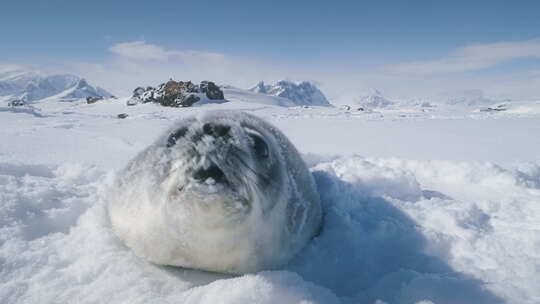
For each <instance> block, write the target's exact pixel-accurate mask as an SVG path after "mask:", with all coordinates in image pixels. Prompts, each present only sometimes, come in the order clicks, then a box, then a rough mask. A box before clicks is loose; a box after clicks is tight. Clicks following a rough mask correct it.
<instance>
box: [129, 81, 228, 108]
mask: <svg viewBox="0 0 540 304" xmlns="http://www.w3.org/2000/svg"><path fill="white" fill-rule="evenodd" d="M203 94H204V95H203ZM204 96H205V97H206V98H208V99H211V100H216V99H224V95H223V91H221V89H220V88H219V87H218V86H217V85H216V84H215V83H213V82H211V81H203V82H201V84H200V85H196V84H194V83H192V82H191V81H186V82H184V81H174V80H169V81H168V82H166V83H162V84H160V85H159V86H158V87H157V88H153V87H147V88H143V87H138V88H136V89H135V90H134V91H133V96H132V97H131V99H129V100H128V101H127V105H130V106H131V105H136V104H139V103H147V102H155V103H159V104H160V105H162V106H165V107H176V108H178V107H191V106H192V105H193V104H194V103H196V102H198V101H200V100H201V98H202V97H204Z"/></svg>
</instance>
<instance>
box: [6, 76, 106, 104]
mask: <svg viewBox="0 0 540 304" xmlns="http://www.w3.org/2000/svg"><path fill="white" fill-rule="evenodd" d="M0 96H2V97H7V98H10V99H21V100H23V101H25V102H32V101H36V100H40V99H44V98H49V97H54V98H56V99H61V100H70V99H79V98H85V97H97V96H103V97H106V98H108V97H111V96H112V95H111V93H109V92H107V91H106V90H104V89H102V88H100V87H96V86H92V85H90V84H88V82H87V81H86V80H85V79H84V78H81V77H79V76H76V75H71V74H55V75H47V74H44V73H42V72H40V71H26V70H9V71H1V72H0Z"/></svg>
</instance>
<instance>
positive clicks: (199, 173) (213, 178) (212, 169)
mask: <svg viewBox="0 0 540 304" xmlns="http://www.w3.org/2000/svg"><path fill="white" fill-rule="evenodd" d="M193 179H194V180H195V181H197V182H199V183H207V184H212V183H218V184H224V183H226V182H227V179H226V178H225V174H224V173H223V171H222V170H221V169H220V168H219V167H218V166H216V164H211V165H210V166H209V167H207V168H204V167H201V168H198V169H197V170H195V171H194V172H193Z"/></svg>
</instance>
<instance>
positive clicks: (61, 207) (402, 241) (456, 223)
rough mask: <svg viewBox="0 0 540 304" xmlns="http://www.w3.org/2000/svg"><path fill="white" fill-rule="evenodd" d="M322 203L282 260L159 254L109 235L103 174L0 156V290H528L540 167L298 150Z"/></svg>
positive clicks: (425, 295) (26, 293) (528, 293)
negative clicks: (233, 273)
mask: <svg viewBox="0 0 540 304" xmlns="http://www.w3.org/2000/svg"><path fill="white" fill-rule="evenodd" d="M308 161H309V163H311V165H312V171H313V174H314V176H315V178H316V181H317V184H318V187H319V191H320V193H321V194H322V199H323V203H324V209H325V213H326V217H325V228H324V230H323V232H322V233H321V235H320V236H318V237H317V238H315V239H314V240H313V241H312V242H311V244H310V245H309V246H308V247H307V248H306V249H305V250H304V251H303V252H302V253H301V254H300V255H298V256H297V257H296V258H295V259H294V260H293V262H292V263H290V264H289V266H287V267H286V268H285V269H283V270H280V271H272V272H261V273H256V274H250V275H244V276H240V277H229V276H224V275H218V274H211V273H204V272H197V271H192V270H186V269H181V268H172V267H160V266H155V265H152V264H148V263H146V262H144V261H143V260H141V259H139V258H137V257H136V256H135V255H134V254H133V253H132V252H131V251H130V250H129V249H127V248H126V247H125V246H123V245H122V243H121V242H120V241H119V240H118V239H117V238H116V237H115V236H114V234H113V233H112V231H111V228H110V223H109V222H108V220H107V215H106V212H105V206H104V204H103V202H102V197H101V196H102V195H103V193H104V192H103V189H105V188H106V187H107V186H108V185H110V183H111V180H112V174H108V173H106V172H103V171H101V170H99V169H98V168H95V167H85V166H80V165H63V166H40V165H26V164H6V163H2V164H0V200H1V201H2V202H3V204H2V206H1V207H0V263H1V268H0V284H1V288H0V299H2V302H3V303H37V302H40V303H51V302H83V303H91V302H100V301H103V299H107V302H109V303H113V302H129V303H148V302H153V303H173V302H174V303H178V302H180V303H215V302H216V301H218V302H220V303H253V302H257V303H276V302H279V303H298V302H303V303H339V302H344V303H420V302H421V301H424V302H421V303H429V302H427V301H431V302H433V303H500V302H509V303H537V302H538V301H539V300H540V292H539V290H540V289H539V288H538V281H537V280H536V279H537V277H538V269H539V267H540V253H539V252H540V250H539V249H540V248H539V247H538V244H540V233H538V232H539V225H538V215H539V214H540V167H538V166H536V165H522V166H521V167H519V168H515V169H512V170H507V169H503V168H500V167H498V166H496V165H492V164H489V163H456V162H447V161H405V160H400V159H366V158H361V157H348V158H338V159H333V160H332V159H323V158H320V157H317V156H310V157H308Z"/></svg>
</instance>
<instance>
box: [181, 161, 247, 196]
mask: <svg viewBox="0 0 540 304" xmlns="http://www.w3.org/2000/svg"><path fill="white" fill-rule="evenodd" d="M186 190H190V191H194V192H197V193H200V194H214V193H218V192H223V191H227V192H231V193H236V194H238V193H237V191H236V189H235V187H233V183H231V182H230V181H229V179H228V178H227V176H226V175H225V173H224V172H223V170H222V169H221V168H219V167H218V166H217V165H216V164H215V163H209V164H208V163H207V164H206V166H200V167H198V168H196V169H195V170H193V171H192V173H191V174H190V177H189V178H188V179H187V183H185V184H182V185H179V186H178V191H179V192H183V191H186Z"/></svg>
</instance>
